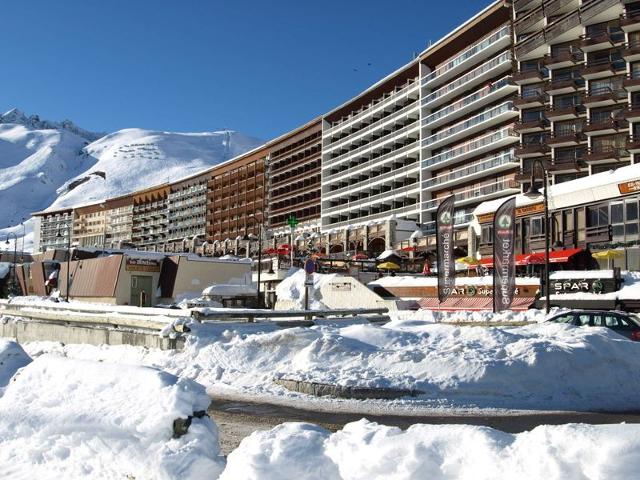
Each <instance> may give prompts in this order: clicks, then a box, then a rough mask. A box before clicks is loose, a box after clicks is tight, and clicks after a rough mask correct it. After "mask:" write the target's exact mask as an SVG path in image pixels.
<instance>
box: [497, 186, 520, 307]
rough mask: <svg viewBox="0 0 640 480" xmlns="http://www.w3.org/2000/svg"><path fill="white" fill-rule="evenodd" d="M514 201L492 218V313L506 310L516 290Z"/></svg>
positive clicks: (499, 208) (510, 200)
mask: <svg viewBox="0 0 640 480" xmlns="http://www.w3.org/2000/svg"><path fill="white" fill-rule="evenodd" d="M515 243H516V199H515V197H514V198H510V199H509V200H507V201H506V202H504V203H503V204H502V205H500V206H499V207H498V210H497V211H496V214H495V217H494V218H493V266H494V272H493V311H494V312H501V311H503V310H507V309H508V308H509V307H510V306H511V302H513V294H514V293H515V289H516V247H515Z"/></svg>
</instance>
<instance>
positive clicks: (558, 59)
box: [544, 50, 584, 70]
mask: <svg viewBox="0 0 640 480" xmlns="http://www.w3.org/2000/svg"><path fill="white" fill-rule="evenodd" d="M582 62H584V54H583V53H582V52H580V51H570V50H563V51H560V52H555V53H553V54H551V55H546V56H545V57H544V64H545V66H546V67H547V68H548V69H549V70H555V69H558V68H568V67H572V66H574V65H578V64H579V63H582Z"/></svg>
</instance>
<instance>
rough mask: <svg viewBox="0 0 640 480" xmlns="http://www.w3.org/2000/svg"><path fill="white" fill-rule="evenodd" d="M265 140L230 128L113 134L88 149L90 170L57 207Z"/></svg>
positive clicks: (149, 181) (62, 192)
mask: <svg viewBox="0 0 640 480" xmlns="http://www.w3.org/2000/svg"><path fill="white" fill-rule="evenodd" d="M261 143H262V142H260V141H259V140H257V139H255V138H251V137H247V136H245V135H242V134H240V133H236V132H232V131H228V130H224V131H219V132H204V133H172V132H157V131H150V130H142V129H138V128H130V129H126V130H120V131H118V132H115V133H112V134H109V135H107V136H105V137H103V138H101V139H99V140H97V141H95V142H93V143H91V144H90V145H88V146H87V147H85V148H84V150H83V161H84V162H85V164H86V165H90V168H88V169H87V170H85V171H84V172H82V173H81V174H80V175H77V176H74V177H72V178H71V179H69V181H68V182H67V183H66V184H65V185H63V186H62V187H61V188H60V189H59V190H58V194H59V197H58V199H57V200H56V201H55V202H54V203H53V204H52V205H51V208H60V207H67V206H74V205H82V204H86V203H91V202H94V201H100V200H103V199H104V198H108V197H114V196H118V195H123V194H126V193H129V192H132V191H134V190H138V189H142V188H146V187H151V186H153V185H158V184H161V183H164V182H169V181H175V180H177V179H179V178H182V177H186V176H189V175H191V174H194V173H197V172H200V171H202V170H204V169H206V168H207V167H210V166H212V165H215V164H217V163H220V162H223V161H225V160H228V159H230V158H232V157H235V156H237V155H240V154H242V153H244V152H246V151H247V150H250V149H252V148H255V147H257V146H258V145H260V144H261Z"/></svg>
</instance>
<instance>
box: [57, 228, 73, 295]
mask: <svg viewBox="0 0 640 480" xmlns="http://www.w3.org/2000/svg"><path fill="white" fill-rule="evenodd" d="M64 228H66V229H67V291H66V295H65V299H66V301H67V302H69V284H70V281H69V279H70V278H71V277H70V276H69V274H70V271H71V228H70V226H69V225H65V226H64ZM56 237H58V238H62V234H61V233H60V230H58V233H57V234H56Z"/></svg>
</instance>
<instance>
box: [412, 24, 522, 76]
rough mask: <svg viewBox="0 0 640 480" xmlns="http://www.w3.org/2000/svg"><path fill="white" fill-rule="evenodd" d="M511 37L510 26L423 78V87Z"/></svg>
mask: <svg viewBox="0 0 640 480" xmlns="http://www.w3.org/2000/svg"><path fill="white" fill-rule="evenodd" d="M510 36H511V28H510V27H509V26H505V27H503V28H501V29H500V30H498V31H497V32H495V33H493V34H492V35H490V36H488V37H487V38H485V39H483V40H481V41H480V42H478V43H476V44H474V45H472V46H471V47H469V48H468V49H467V50H465V51H464V52H462V53H461V54H460V55H458V56H457V57H455V58H454V59H453V60H451V61H449V62H447V63H446V64H444V65H443V66H441V67H440V68H438V69H436V70H434V71H433V72H431V73H429V74H427V75H425V76H424V77H423V78H422V86H423V87H424V86H428V85H429V84H430V83H432V82H433V81H434V80H436V79H440V78H441V77H443V75H445V74H446V73H447V72H451V71H452V70H454V69H456V67H460V66H462V65H463V64H464V63H465V62H466V61H467V60H469V59H470V58H472V57H475V56H476V55H479V54H481V53H482V52H483V51H485V50H487V49H488V48H489V47H491V46H492V45H494V44H496V43H497V42H499V41H500V40H502V39H508V38H509V37H510Z"/></svg>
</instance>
